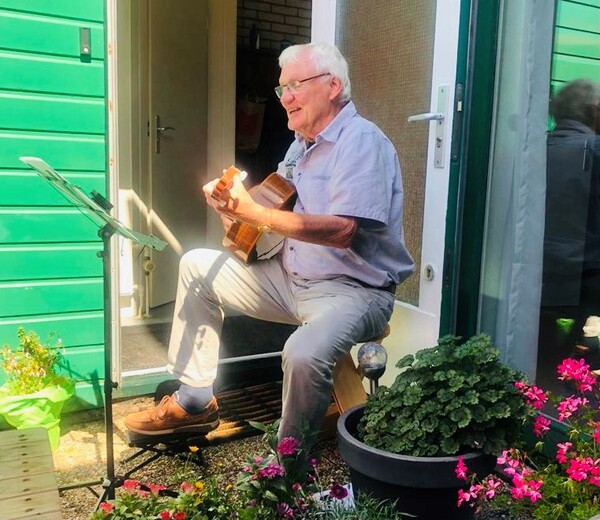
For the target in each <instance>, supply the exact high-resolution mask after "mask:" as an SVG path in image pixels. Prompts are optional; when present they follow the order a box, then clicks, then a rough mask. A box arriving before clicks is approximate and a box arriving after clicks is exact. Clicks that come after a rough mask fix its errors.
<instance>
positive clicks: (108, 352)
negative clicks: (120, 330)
mask: <svg viewBox="0 0 600 520" xmlns="http://www.w3.org/2000/svg"><path fill="white" fill-rule="evenodd" d="M19 159H20V160H21V161H22V162H24V163H25V164H27V165H28V166H30V167H31V168H33V169H34V170H36V171H37V173H39V174H40V176H41V177H43V178H44V179H45V180H46V181H48V182H49V183H50V184H51V185H52V186H53V187H54V188H55V189H56V190H57V191H59V192H60V193H61V194H62V195H63V196H64V197H65V198H66V199H67V200H68V201H69V202H70V203H71V204H72V205H73V206H74V207H76V208H77V209H79V210H80V211H81V212H82V213H83V214H84V215H86V216H87V217H88V218H89V219H90V220H91V221H92V222H93V223H94V224H95V225H96V226H97V227H98V235H99V236H100V238H101V239H102V244H103V249H102V251H98V256H99V257H101V258H102V268H103V278H104V280H103V289H104V424H105V429H106V477H105V478H104V480H103V481H102V488H103V490H104V491H103V493H102V495H100V496H99V497H98V498H99V500H98V505H99V504H100V502H102V501H103V500H106V499H113V498H115V489H116V488H117V487H119V486H120V485H121V484H122V480H123V479H122V478H121V477H117V476H115V457H114V445H113V432H114V429H113V415H112V404H113V400H112V392H113V389H114V388H116V384H115V383H114V382H113V381H112V311H111V308H112V305H111V291H110V239H111V237H112V236H113V235H114V234H115V233H117V234H118V235H120V236H122V237H124V238H127V239H129V240H133V241H134V242H136V243H137V244H141V245H143V246H149V247H152V248H153V249H156V250H157V251H162V250H163V249H164V248H165V246H166V245H167V243H166V242H163V241H162V240H160V239H158V238H156V237H154V236H149V235H143V234H141V233H137V232H135V231H133V230H131V229H129V228H127V227H126V226H125V225H123V224H122V223H121V222H119V221H118V220H117V219H116V218H114V217H113V216H111V215H110V213H109V211H110V209H111V208H112V206H111V204H110V203H109V202H108V201H107V200H106V199H105V198H104V197H102V195H100V194H99V193H96V192H92V197H91V198H90V197H89V196H88V195H86V194H85V193H84V192H83V191H82V190H81V189H80V188H79V187H78V186H75V185H73V184H71V183H70V182H69V181H67V180H66V179H65V178H64V177H62V176H61V175H60V174H58V173H57V172H56V171H55V170H54V169H53V168H52V167H51V166H50V165H48V164H47V163H46V162H45V161H43V160H42V159H39V158H38V157H20V158H19ZM98 483H99V482H98V481H93V482H84V483H79V484H72V485H67V486H63V487H62V488H61V489H63V490H64V489H74V488H78V487H87V488H89V489H91V486H92V485H94V484H98Z"/></svg>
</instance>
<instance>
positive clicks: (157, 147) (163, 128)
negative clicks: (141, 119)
mask: <svg viewBox="0 0 600 520" xmlns="http://www.w3.org/2000/svg"><path fill="white" fill-rule="evenodd" d="M154 123H155V125H156V138H155V141H154V151H155V153H156V154H159V153H160V136H161V134H162V133H163V132H166V131H168V130H175V127H174V126H160V116H156V117H155V118H154Z"/></svg>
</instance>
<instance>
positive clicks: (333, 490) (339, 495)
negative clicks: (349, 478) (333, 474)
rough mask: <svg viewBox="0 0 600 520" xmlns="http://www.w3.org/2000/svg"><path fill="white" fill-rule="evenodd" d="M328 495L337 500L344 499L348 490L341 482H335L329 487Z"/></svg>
mask: <svg viewBox="0 0 600 520" xmlns="http://www.w3.org/2000/svg"><path fill="white" fill-rule="evenodd" d="M329 495H330V496H332V497H333V498H335V499H337V500H344V498H346V497H347V496H348V490H347V489H346V488H345V487H344V486H342V485H341V484H339V483H337V482H335V483H334V484H332V485H331V486H330V487H329Z"/></svg>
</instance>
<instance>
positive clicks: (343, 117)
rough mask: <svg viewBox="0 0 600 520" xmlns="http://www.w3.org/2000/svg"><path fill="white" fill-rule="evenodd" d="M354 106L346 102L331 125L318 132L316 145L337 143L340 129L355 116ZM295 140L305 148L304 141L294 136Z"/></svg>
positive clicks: (298, 136)
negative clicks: (321, 142) (324, 142)
mask: <svg viewBox="0 0 600 520" xmlns="http://www.w3.org/2000/svg"><path fill="white" fill-rule="evenodd" d="M357 113H358V112H357V110H356V106H355V105H354V103H353V102H352V101H348V103H346V104H345V105H344V107H343V108H342V109H341V110H340V111H339V112H338V114H337V115H336V116H335V117H334V118H333V120H332V121H331V123H329V124H328V125H327V126H326V127H325V128H324V129H323V130H322V131H321V132H319V133H318V134H317V136H316V138H315V143H318V142H319V141H321V140H325V141H330V142H332V143H333V142H335V141H337V139H338V137H339V135H340V133H341V131H342V129H343V128H344V126H346V123H347V122H348V121H350V119H352V118H353V117H354V116H355V115H356V114H357ZM296 139H298V141H300V142H302V143H304V145H305V146H306V140H305V139H304V138H303V137H302V136H300V135H299V134H296Z"/></svg>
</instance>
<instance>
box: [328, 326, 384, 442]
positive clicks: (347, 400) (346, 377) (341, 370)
mask: <svg viewBox="0 0 600 520" xmlns="http://www.w3.org/2000/svg"><path fill="white" fill-rule="evenodd" d="M389 335H390V325H389V323H388V324H387V325H386V326H385V329H384V331H383V332H382V333H381V334H379V335H378V336H375V337H374V338H369V339H367V340H365V341H364V342H363V343H368V342H370V341H374V342H376V343H381V342H382V341H383V340H384V339H385V338H387V337H388V336H389ZM362 378H363V376H362V374H361V373H360V369H359V368H357V367H356V365H355V364H354V360H353V359H352V356H351V355H350V353H348V354H344V356H342V358H341V359H340V360H339V361H338V362H337V363H336V365H335V368H334V369H333V392H332V398H333V402H332V403H331V405H330V406H329V408H328V409H327V413H326V414H325V419H324V420H323V426H322V427H321V437H322V438H328V437H332V436H333V435H334V434H335V430H336V422H337V419H338V417H339V416H340V415H341V414H343V413H344V412H345V411H346V410H348V409H349V408H352V407H353V406H357V405H359V404H363V403H365V402H366V401H367V392H366V391H365V389H364V387H363V384H362Z"/></svg>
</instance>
